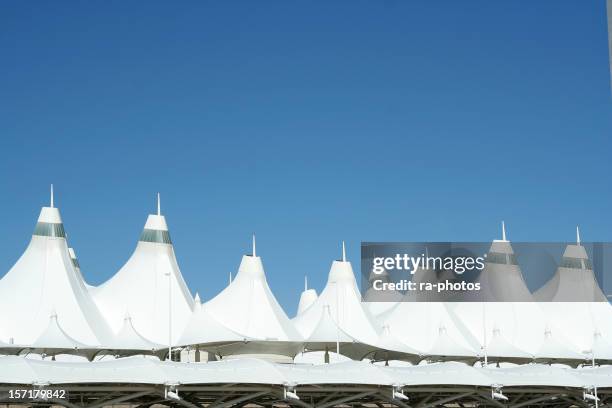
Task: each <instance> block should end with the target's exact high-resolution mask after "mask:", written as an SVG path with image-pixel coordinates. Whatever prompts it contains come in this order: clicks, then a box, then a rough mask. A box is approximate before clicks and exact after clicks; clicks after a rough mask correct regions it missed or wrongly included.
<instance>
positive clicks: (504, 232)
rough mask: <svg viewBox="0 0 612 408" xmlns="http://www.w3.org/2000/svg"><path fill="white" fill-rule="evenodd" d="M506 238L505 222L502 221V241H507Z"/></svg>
mask: <svg viewBox="0 0 612 408" xmlns="http://www.w3.org/2000/svg"><path fill="white" fill-rule="evenodd" d="M507 240H508V239H507V238H506V223H505V222H504V221H502V241H507Z"/></svg>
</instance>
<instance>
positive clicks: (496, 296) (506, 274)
mask: <svg viewBox="0 0 612 408" xmlns="http://www.w3.org/2000/svg"><path fill="white" fill-rule="evenodd" d="M502 229H503V236H502V239H501V240H495V241H493V243H492V244H491V248H490V250H489V252H488V253H487V258H486V261H485V267H484V269H483V270H482V271H481V272H480V275H479V276H478V280H477V281H478V282H480V285H481V288H482V290H481V292H480V293H479V294H478V298H479V299H482V297H484V299H486V300H488V301H496V302H504V301H514V302H532V301H533V297H532V295H531V292H530V291H529V288H528V287H527V284H526V283H525V279H524V278H523V274H522V272H521V268H520V267H519V265H518V264H517V262H516V258H515V256H514V250H513V249H512V245H511V244H510V241H508V240H507V239H506V227H505V225H504V224H502Z"/></svg>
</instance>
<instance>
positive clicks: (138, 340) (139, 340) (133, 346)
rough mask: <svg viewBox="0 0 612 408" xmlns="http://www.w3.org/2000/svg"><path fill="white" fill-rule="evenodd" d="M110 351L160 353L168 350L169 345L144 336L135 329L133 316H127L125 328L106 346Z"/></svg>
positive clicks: (124, 322)
mask: <svg viewBox="0 0 612 408" xmlns="http://www.w3.org/2000/svg"><path fill="white" fill-rule="evenodd" d="M104 346H105V347H107V348H108V349H109V350H142V351H159V350H162V349H165V348H167V347H168V346H167V345H163V344H159V343H154V342H152V341H150V340H149V339H147V338H145V337H144V336H142V335H141V334H140V333H138V331H137V330H136V329H135V328H134V324H133V323H132V318H131V316H129V315H127V316H125V318H124V319H123V326H121V329H120V330H119V332H118V333H117V334H116V335H115V336H114V337H113V339H112V341H110V342H108V343H106V344H105V345H104Z"/></svg>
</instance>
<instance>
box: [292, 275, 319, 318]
mask: <svg viewBox="0 0 612 408" xmlns="http://www.w3.org/2000/svg"><path fill="white" fill-rule="evenodd" d="M317 297H319V296H318V295H317V291H316V290H314V289H308V278H307V277H304V291H303V292H302V294H301V295H300V302H299V303H298V308H297V314H300V313H303V312H304V311H305V310H306V309H308V308H309V307H310V306H312V304H313V303H314V302H315V301H316V300H317Z"/></svg>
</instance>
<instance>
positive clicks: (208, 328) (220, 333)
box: [177, 295, 248, 345]
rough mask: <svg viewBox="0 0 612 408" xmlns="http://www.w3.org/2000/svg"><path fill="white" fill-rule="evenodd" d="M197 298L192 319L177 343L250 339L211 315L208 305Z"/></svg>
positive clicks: (188, 343) (187, 343) (189, 343)
mask: <svg viewBox="0 0 612 408" xmlns="http://www.w3.org/2000/svg"><path fill="white" fill-rule="evenodd" d="M196 296H197V295H196ZM196 300H197V301H196V303H195V307H194V310H193V314H192V316H191V319H190V320H189V323H187V326H186V327H185V330H184V331H183V334H182V335H181V337H180V338H179V340H178V342H177V345H193V344H203V343H223V342H232V341H243V340H247V339H248V337H245V336H241V335H239V334H238V333H236V332H234V331H233V330H231V329H229V328H227V327H225V326H224V325H223V324H222V323H220V322H218V321H217V320H216V319H215V318H214V317H213V316H211V314H210V313H209V312H208V306H207V305H202V304H201V303H200V301H199V296H197V299H196Z"/></svg>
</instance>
